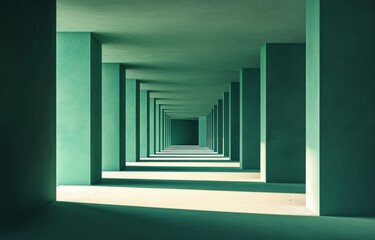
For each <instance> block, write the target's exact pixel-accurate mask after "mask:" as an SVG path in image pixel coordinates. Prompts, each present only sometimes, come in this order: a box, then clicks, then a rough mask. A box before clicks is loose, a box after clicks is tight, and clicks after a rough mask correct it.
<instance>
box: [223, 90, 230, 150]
mask: <svg viewBox="0 0 375 240" xmlns="http://www.w3.org/2000/svg"><path fill="white" fill-rule="evenodd" d="M223 154H224V156H225V157H229V92H224V97H223Z"/></svg>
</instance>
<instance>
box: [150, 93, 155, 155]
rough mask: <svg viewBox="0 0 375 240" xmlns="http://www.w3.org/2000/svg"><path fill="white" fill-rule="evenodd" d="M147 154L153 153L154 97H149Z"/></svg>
mask: <svg viewBox="0 0 375 240" xmlns="http://www.w3.org/2000/svg"><path fill="white" fill-rule="evenodd" d="M149 106H150V108H149V136H150V140H149V154H155V106H156V105H155V98H149Z"/></svg>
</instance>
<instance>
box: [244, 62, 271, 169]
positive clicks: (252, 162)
mask: <svg viewBox="0 0 375 240" xmlns="http://www.w3.org/2000/svg"><path fill="white" fill-rule="evenodd" d="M275 120H277V119H275ZM260 147H261V145H260V72H259V68H245V69H242V70H241V73H240V163H241V168H242V169H256V170H257V169H260Z"/></svg>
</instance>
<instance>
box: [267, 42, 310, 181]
mask: <svg viewBox="0 0 375 240" xmlns="http://www.w3.org/2000/svg"><path fill="white" fill-rule="evenodd" d="M261 59H262V60H261V94H262V101H263V100H265V102H264V103H262V105H261V113H262V114H261V124H262V129H261V131H263V132H262V133H261V134H262V135H263V136H264V135H266V138H265V149H264V152H262V154H265V155H263V156H262V157H261V159H262V163H261V175H262V179H264V180H265V181H266V182H286V183H304V182H305V136H306V134H305V126H306V125H305V119H306V117H305V108H306V107H305V102H306V101H305V98H306V97H305V96H306V94H305V92H306V90H305V86H306V84H305V75H306V73H305V72H306V71H305V44H292V43H291V44H266V45H265V46H264V47H263V48H262V51H261ZM264 131H265V133H264ZM262 143H263V142H262ZM263 177H264V178H263Z"/></svg>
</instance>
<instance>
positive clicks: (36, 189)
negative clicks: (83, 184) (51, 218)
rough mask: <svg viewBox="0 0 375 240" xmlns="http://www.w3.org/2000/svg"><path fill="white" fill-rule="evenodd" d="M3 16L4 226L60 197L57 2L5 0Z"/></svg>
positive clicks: (0, 134) (0, 152) (0, 215)
mask: <svg viewBox="0 0 375 240" xmlns="http://www.w3.org/2000/svg"><path fill="white" fill-rule="evenodd" d="M0 18H1V29H2V33H1V34H2V37H1V38H0V46H1V50H0V52H1V56H2V57H1V58H0V109H1V113H0V162H1V167H0V181H1V187H0V191H1V198H0V225H2V224H3V223H9V222H11V221H14V220H18V219H21V220H24V219H26V216H27V214H29V213H30V212H34V211H35V209H37V208H39V207H40V206H43V205H46V204H48V203H50V202H52V201H54V200H55V198H56V171H55V169H56V81H55V79H56V68H55V62H56V25H55V21H56V20H55V19H56V5H55V2H54V1H47V0H38V1H26V0H24V1H9V2H2V4H1V8H0ZM36 26H38V28H37V27H36ZM0 232H1V230H0ZM0 239H6V237H4V238H3V237H2V236H0Z"/></svg>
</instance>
